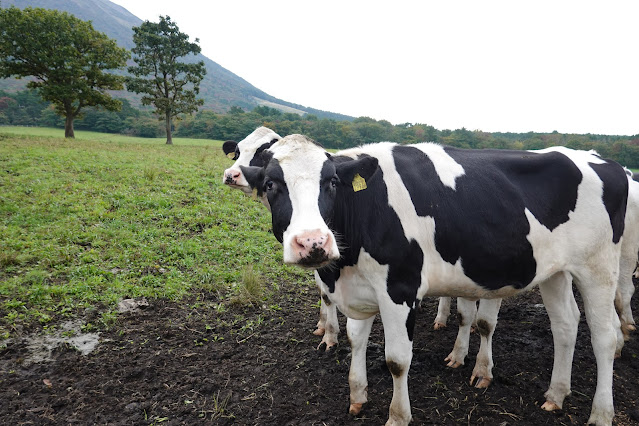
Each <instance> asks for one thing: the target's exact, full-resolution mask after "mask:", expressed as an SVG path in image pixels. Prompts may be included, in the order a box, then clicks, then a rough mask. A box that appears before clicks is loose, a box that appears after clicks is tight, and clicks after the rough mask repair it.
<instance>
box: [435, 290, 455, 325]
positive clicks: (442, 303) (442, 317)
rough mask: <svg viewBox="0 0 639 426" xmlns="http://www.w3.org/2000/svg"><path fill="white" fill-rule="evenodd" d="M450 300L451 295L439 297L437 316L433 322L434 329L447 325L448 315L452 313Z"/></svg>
mask: <svg viewBox="0 0 639 426" xmlns="http://www.w3.org/2000/svg"><path fill="white" fill-rule="evenodd" d="M450 301H451V298H450V297H440V298H439V303H438V304H437V316H436V317H435V322H434V323H433V329H434V330H439V329H442V328H444V327H446V321H448V316H449V315H450Z"/></svg>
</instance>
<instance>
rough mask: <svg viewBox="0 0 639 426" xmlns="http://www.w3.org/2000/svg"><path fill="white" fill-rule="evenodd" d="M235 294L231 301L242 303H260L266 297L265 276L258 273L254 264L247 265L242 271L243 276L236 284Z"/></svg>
mask: <svg viewBox="0 0 639 426" xmlns="http://www.w3.org/2000/svg"><path fill="white" fill-rule="evenodd" d="M234 290H235V294H234V295H233V296H232V297H231V303H233V304H240V305H250V306H255V305H259V303H260V302H262V300H263V298H264V293H265V286H264V278H263V277H262V276H261V275H260V274H259V273H257V272H256V271H255V270H254V268H253V265H252V264H250V265H247V266H246V267H245V268H244V270H243V271H242V278H241V281H240V282H239V283H237V284H236V285H235V286H234Z"/></svg>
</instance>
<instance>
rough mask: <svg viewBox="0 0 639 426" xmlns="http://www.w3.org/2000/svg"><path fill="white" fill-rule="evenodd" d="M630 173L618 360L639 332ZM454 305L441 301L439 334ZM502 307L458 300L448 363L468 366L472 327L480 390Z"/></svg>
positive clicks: (636, 209) (637, 201)
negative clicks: (632, 304)
mask: <svg viewBox="0 0 639 426" xmlns="http://www.w3.org/2000/svg"><path fill="white" fill-rule="evenodd" d="M549 150H553V148H551V149H549ZM533 152H535V151H533ZM626 173H627V174H628V204H627V209H626V219H625V226H624V237H623V241H622V246H621V257H620V261H619V279H618V283H617V292H616V296H615V306H616V308H617V313H618V314H619V320H620V324H619V328H617V329H616V331H617V347H616V350H615V356H616V357H617V356H620V355H621V350H622V348H623V345H624V341H625V340H628V339H629V338H630V333H631V332H633V331H635V330H636V325H635V320H634V317H633V315H632V310H631V307H630V302H631V299H632V296H633V294H634V292H635V286H634V283H633V281H632V276H633V271H634V270H635V267H636V264H637V251H639V182H637V181H635V180H633V178H632V177H633V175H632V172H630V171H629V170H626ZM450 303H451V298H450V297H440V298H439V305H438V309H437V316H436V317H435V322H434V328H435V330H437V329H439V328H441V327H444V326H445V324H446V321H447V318H448V316H449V315H450ZM500 305H501V300H500V299H483V300H480V301H479V310H478V309H477V304H476V302H475V301H472V300H468V299H464V298H458V299H457V311H458V317H459V330H458V333H457V339H456V340H455V346H454V347H453V350H452V351H451V352H450V354H448V356H447V357H446V358H445V361H447V362H448V364H447V365H448V366H449V367H452V368H457V367H459V366H461V365H464V359H465V357H466V355H467V354H468V347H469V339H470V333H471V326H474V327H475V328H476V329H477V330H478V331H479V334H480V340H481V344H480V347H479V352H478V354H477V359H476V362H475V367H474V368H473V372H472V375H471V378H470V384H471V385H472V384H473V383H475V386H476V387H478V388H485V387H488V386H489V385H490V383H491V381H492V377H493V375H492V367H493V360H492V346H491V342H492V336H493V333H494V331H495V326H496V324H497V316H498V313H499V307H500ZM546 408H548V409H555V407H552V406H546Z"/></svg>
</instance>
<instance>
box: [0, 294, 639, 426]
mask: <svg viewBox="0 0 639 426" xmlns="http://www.w3.org/2000/svg"><path fill="white" fill-rule="evenodd" d="M281 289H282V291H281V292H280V293H279V294H278V296H277V298H276V299H275V300H273V301H271V302H269V303H272V304H273V305H277V308H275V307H273V306H271V307H270V308H269V307H267V306H262V307H250V308H247V307H235V308H232V309H229V310H227V311H223V310H221V309H219V304H218V303H219V301H218V300H217V298H216V296H215V295H211V294H199V295H193V297H192V298H190V300H185V301H182V302H179V303H174V302H166V301H163V300H148V301H147V302H148V306H145V307H144V309H139V310H137V311H134V312H125V313H122V314H120V317H119V319H118V321H117V324H116V325H115V326H114V327H113V328H111V329H110V330H108V331H104V332H102V333H101V334H100V336H99V338H100V343H99V344H98V345H97V347H95V349H94V350H93V351H91V352H89V353H86V354H83V352H81V351H79V350H78V349H76V348H75V347H74V345H73V343H72V342H70V341H68V342H63V343H62V344H61V345H58V346H56V347H54V348H52V349H51V354H50V357H49V358H48V359H42V360H40V361H33V360H31V361H29V356H30V349H29V340H28V339H27V336H24V337H23V338H18V339H15V340H14V341H12V342H8V344H6V347H4V348H2V349H0V419H2V423H3V424H11V425H18V424H35V425H61V424H108V425H132V424H136V425H138V424H140V425H144V424H149V425H150V424H163V425H194V424H216V425H217V424H220V425H227V424H238V425H298V424H299V425H379V424H384V423H385V421H386V419H387V416H388V406H389V404H390V399H391V397H392V378H391V374H390V372H389V371H388V368H387V366H386V362H385V359H384V339H383V332H382V327H381V324H380V323H379V321H377V322H376V323H375V325H374V326H373V332H372V334H371V339H370V343H369V346H368V358H367V363H368V375H369V402H368V403H367V404H365V405H364V407H363V409H362V411H361V413H360V414H359V415H358V416H356V417H354V416H351V415H349V414H348V407H349V399H348V395H349V392H348V366H349V362H350V349H349V347H348V344H347V339H346V337H345V331H344V330H345V319H344V317H342V316H340V326H341V331H342V332H341V334H340V339H341V340H340V345H339V346H338V348H337V349H335V350H333V351H331V352H329V353H326V352H323V351H317V350H316V346H317V344H318V343H319V341H320V338H319V337H317V336H314V335H313V334H312V332H313V330H314V328H315V324H316V322H317V314H318V312H317V308H316V305H317V298H318V296H317V293H316V290H315V289H314V288H313V287H311V286H310V285H309V287H308V288H307V289H302V290H300V288H299V286H297V285H295V286H293V285H290V286H289V285H287V284H286V283H281ZM436 303H437V301H436V300H435V299H432V300H427V301H425V302H424V303H423V306H422V309H421V311H420V312H419V314H418V318H417V326H416V330H415V336H414V357H413V362H412V365H411V369H410V372H409V390H410V398H411V407H412V412H413V424H415V425H421V424H436V425H458V424H472V425H475V424H479V425H545V424H547V425H573V424H575V425H582V424H585V422H586V421H587V420H588V416H589V413H590V406H591V403H592V396H593V394H594V390H595V383H596V365H595V361H594V356H593V354H592V348H591V345H590V335H589V333H588V329H587V326H586V324H585V319H584V317H583V315H582V319H581V322H580V327H579V336H578V343H577V348H576V351H575V356H574V366H573V381H572V394H571V395H570V396H569V397H568V398H567V399H566V401H565V403H564V407H563V409H562V410H560V411H557V412H552V413H548V412H544V411H543V410H541V409H540V406H541V405H542V404H543V402H544V396H543V395H544V391H545V390H546V388H547V386H548V383H549V381H550V373H551V368H552V352H553V349H552V336H551V333H550V324H549V320H548V317H547V315H546V312H545V310H544V308H543V305H541V298H540V297H539V295H538V293H537V292H531V293H529V294H526V295H525V296H522V297H517V298H512V299H509V300H506V301H504V303H503V305H502V309H501V313H500V319H499V323H498V325H497V329H496V333H495V337H494V351H493V355H494V361H495V368H494V370H493V373H494V376H495V378H494V381H493V383H492V384H491V386H490V387H489V388H488V389H476V388H474V387H472V386H470V385H469V383H468V382H469V379H470V376H471V374H472V369H473V366H474V362H475V354H476V352H477V349H478V344H479V336H478V335H476V334H475V335H473V336H472V338H471V347H470V355H469V357H468V358H467V359H466V363H465V365H463V366H461V367H460V368H457V369H452V368H448V367H446V363H445V362H444V358H445V357H446V356H447V355H448V353H449V352H450V350H451V349H452V347H453V343H454V340H455V336H456V332H457V329H456V326H455V324H454V323H453V322H455V321H454V320H453V318H454V317H455V316H454V315H451V319H449V324H448V327H446V328H444V329H442V330H438V331H434V330H433V329H432V322H433V319H434V317H435V313H436V307H437V306H436ZM579 304H580V307H581V302H579ZM637 304H638V303H637V298H635V300H634V301H633V308H634V312H635V313H636V312H639V311H638V307H637ZM453 312H454V304H453ZM582 312H583V309H582ZM637 334H638V333H635V335H634V336H633V338H632V339H631V340H630V341H629V342H627V344H626V346H625V348H624V351H623V353H622V356H621V357H620V358H619V359H617V360H616V361H615V373H614V398H615V410H616V416H615V424H616V425H636V424H639V406H638V405H637V400H638V399H639V384H638V378H639V374H638V373H639V371H638V370H639V359H637V358H638V356H639V335H637Z"/></svg>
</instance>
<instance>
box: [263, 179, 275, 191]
mask: <svg viewBox="0 0 639 426" xmlns="http://www.w3.org/2000/svg"><path fill="white" fill-rule="evenodd" d="M272 189H273V181H272V180H268V181H266V183H265V184H264V190H265V191H270V190H272Z"/></svg>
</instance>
